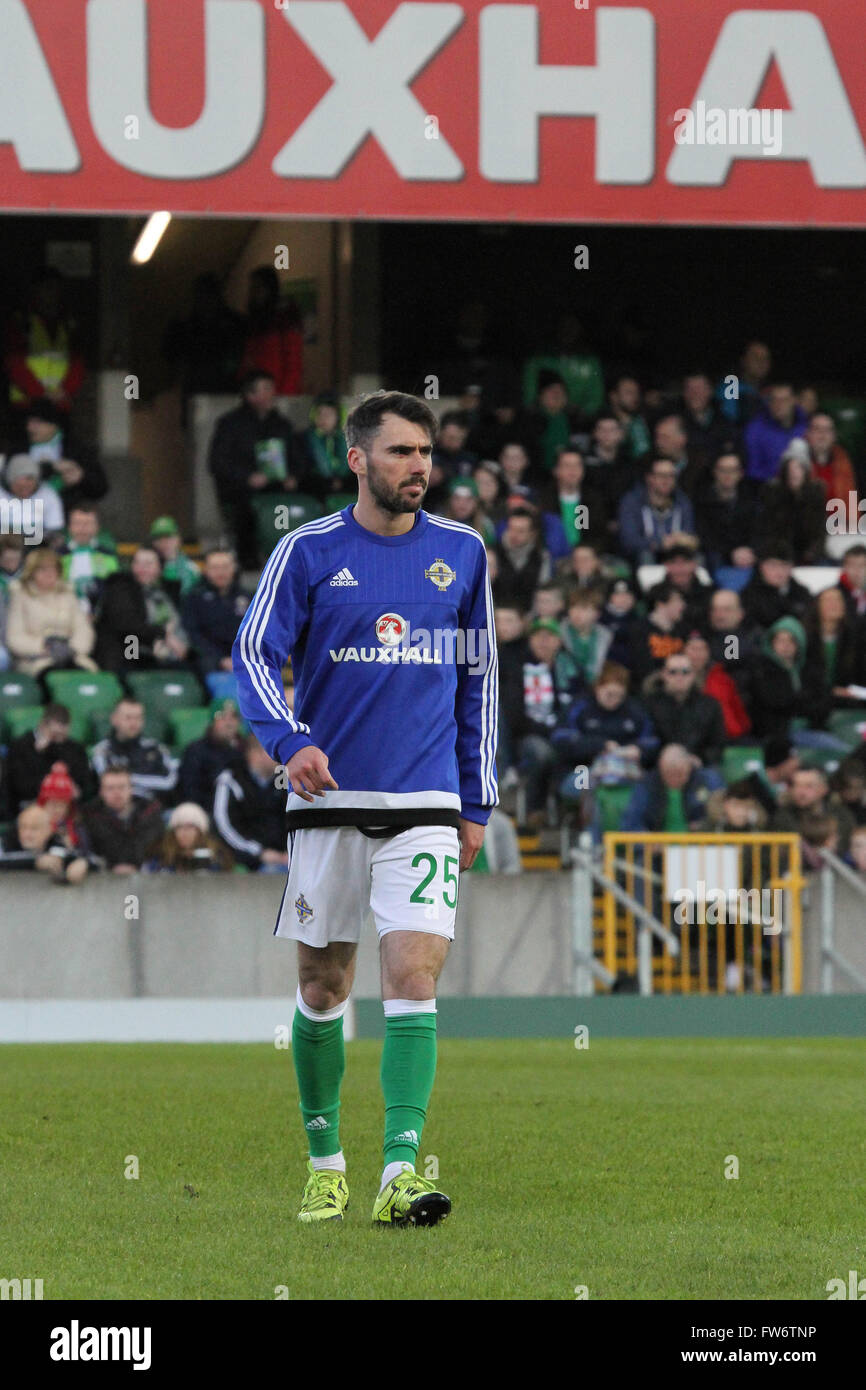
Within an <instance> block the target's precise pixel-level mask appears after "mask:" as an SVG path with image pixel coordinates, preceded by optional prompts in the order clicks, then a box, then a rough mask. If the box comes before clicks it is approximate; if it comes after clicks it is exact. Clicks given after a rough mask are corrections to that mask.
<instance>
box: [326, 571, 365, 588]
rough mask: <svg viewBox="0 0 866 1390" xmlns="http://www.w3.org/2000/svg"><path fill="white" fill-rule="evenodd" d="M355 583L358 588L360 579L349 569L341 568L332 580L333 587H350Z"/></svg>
mask: <svg viewBox="0 0 866 1390" xmlns="http://www.w3.org/2000/svg"><path fill="white" fill-rule="evenodd" d="M353 585H354V587H355V588H356V589H357V587H358V581H357V579H355V577H354V576H353V574H352V571H351V570H347V569H342V570H340V571H339V572H338V573H337V574H335V575H334V577H333V579H332V580H331V588H332V589H350V588H351V587H352V586H353Z"/></svg>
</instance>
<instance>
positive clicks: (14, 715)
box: [3, 705, 42, 742]
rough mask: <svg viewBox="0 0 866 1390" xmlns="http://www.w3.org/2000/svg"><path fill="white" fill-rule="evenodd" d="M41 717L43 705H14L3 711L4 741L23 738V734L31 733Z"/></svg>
mask: <svg viewBox="0 0 866 1390" xmlns="http://www.w3.org/2000/svg"><path fill="white" fill-rule="evenodd" d="M41 718H42V706H41V705H13V706H12V707H11V709H7V710H5V711H4V713H3V738H4V741H6V740H8V741H9V742H11V741H12V739H13V738H21V736H22V734H29V733H30V731H31V729H35V728H36V725H37V724H38V723H39V721H40V719H41Z"/></svg>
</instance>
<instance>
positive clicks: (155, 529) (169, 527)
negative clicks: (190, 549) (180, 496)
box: [150, 516, 180, 540]
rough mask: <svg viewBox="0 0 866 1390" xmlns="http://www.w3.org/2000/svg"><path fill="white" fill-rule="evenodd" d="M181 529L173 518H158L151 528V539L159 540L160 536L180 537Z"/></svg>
mask: <svg viewBox="0 0 866 1390" xmlns="http://www.w3.org/2000/svg"><path fill="white" fill-rule="evenodd" d="M179 535H180V527H179V526H178V524H177V522H176V521H175V519H174V517H173V516H158V517H157V518H156V521H155V522H154V523H153V525H152V526H151V528H150V539H151V540H159V538H160V536H179Z"/></svg>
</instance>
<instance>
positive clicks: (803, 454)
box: [781, 439, 811, 463]
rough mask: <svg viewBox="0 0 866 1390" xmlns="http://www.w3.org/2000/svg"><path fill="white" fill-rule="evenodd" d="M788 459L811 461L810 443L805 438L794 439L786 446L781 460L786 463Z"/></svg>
mask: <svg viewBox="0 0 866 1390" xmlns="http://www.w3.org/2000/svg"><path fill="white" fill-rule="evenodd" d="M788 459H797V461H798V462H799V463H809V462H810V459H811V455H810V453H809V445H808V444H807V443H806V441H805V439H792V440H790V441H789V443H788V444H787V445H786V447H785V452H784V453H783V454H782V458H781V462H782V463H785V462H786V461H787V460H788Z"/></svg>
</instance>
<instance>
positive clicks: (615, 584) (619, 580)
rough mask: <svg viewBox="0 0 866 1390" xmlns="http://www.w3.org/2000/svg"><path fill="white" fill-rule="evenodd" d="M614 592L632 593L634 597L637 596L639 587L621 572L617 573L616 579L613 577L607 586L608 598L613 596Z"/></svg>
mask: <svg viewBox="0 0 866 1390" xmlns="http://www.w3.org/2000/svg"><path fill="white" fill-rule="evenodd" d="M613 594H631V596H632V598H637V589H636V588H635V586H634V584H633V583H632V581H631V580H630V579H624V578H623V576H622V575H621V574H620V575H617V577H616V579H612V580H611V581H610V583H609V584H608V586H607V596H608V598H611V597H612V595H613Z"/></svg>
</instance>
